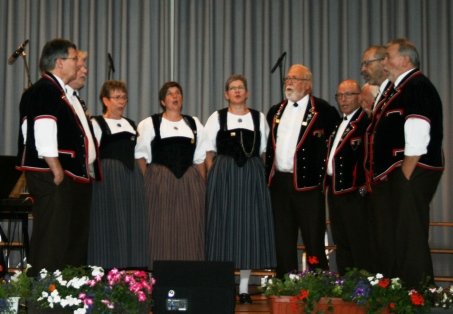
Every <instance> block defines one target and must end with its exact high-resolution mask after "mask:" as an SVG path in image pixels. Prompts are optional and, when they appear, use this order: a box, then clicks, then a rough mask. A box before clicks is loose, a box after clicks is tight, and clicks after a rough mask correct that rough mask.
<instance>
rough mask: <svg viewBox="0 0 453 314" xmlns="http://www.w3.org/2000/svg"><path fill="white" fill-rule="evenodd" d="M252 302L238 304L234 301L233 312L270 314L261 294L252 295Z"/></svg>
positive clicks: (239, 313) (267, 304) (264, 298)
mask: <svg viewBox="0 0 453 314" xmlns="http://www.w3.org/2000/svg"><path fill="white" fill-rule="evenodd" d="M252 301H253V303H252V304H240V303H239V302H238V301H236V308H235V313H238V314H270V313H271V308H270V306H269V303H268V300H267V298H266V297H265V296H263V295H252Z"/></svg>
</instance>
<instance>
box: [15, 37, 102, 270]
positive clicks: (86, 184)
mask: <svg viewBox="0 0 453 314" xmlns="http://www.w3.org/2000/svg"><path fill="white" fill-rule="evenodd" d="M39 66H40V70H41V73H42V77H41V79H40V80H38V81H37V82H36V83H35V84H34V85H33V86H32V87H30V88H29V89H28V90H27V91H26V92H25V93H24V95H23V96H22V99H21V103H20V115H21V119H20V121H21V132H20V135H19V158H20V166H19V167H20V169H21V170H22V171H25V177H26V180H27V186H28V189H29V192H30V195H31V196H32V197H33V199H34V205H33V232H32V236H31V243H30V257H29V261H30V264H31V265H32V269H31V271H30V274H31V275H37V274H38V273H39V271H40V270H41V269H42V268H46V269H47V270H49V271H53V270H56V269H59V268H63V267H64V266H66V265H76V266H79V265H84V264H86V255H87V244H88V243H87V241H88V230H89V209H90V202H91V181H92V180H93V178H95V177H99V171H98V169H99V168H98V164H97V157H96V155H97V153H96V148H95V147H96V146H95V144H94V143H93V142H90V141H93V138H94V136H93V135H92V133H91V130H90V128H89V127H86V126H89V123H87V121H82V119H86V116H85V115H84V114H83V109H82V114H81V115H78V113H77V112H79V111H80V110H78V109H81V108H76V107H75V104H72V103H71V102H70V100H69V97H70V96H72V95H68V94H67V91H66V87H67V86H66V85H67V84H68V83H69V82H70V81H71V80H73V79H75V78H76V73H77V71H78V56H77V48H76V46H75V45H74V44H73V43H72V42H70V41H68V40H65V39H54V40H51V41H49V42H47V43H46V45H45V46H44V48H43V50H42V53H41V58H40V61H39ZM78 105H79V106H80V104H78ZM90 147H91V149H90ZM93 147H94V150H93Z"/></svg>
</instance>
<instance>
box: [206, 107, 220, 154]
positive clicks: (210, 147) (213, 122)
mask: <svg viewBox="0 0 453 314" xmlns="http://www.w3.org/2000/svg"><path fill="white" fill-rule="evenodd" d="M219 130H220V125H219V114H218V112H217V111H215V112H214V113H213V114H211V116H210V117H209V119H208V121H207V122H206V125H205V126H204V134H205V150H206V151H207V152H216V151H217V143H216V142H217V141H216V139H217V132H219Z"/></svg>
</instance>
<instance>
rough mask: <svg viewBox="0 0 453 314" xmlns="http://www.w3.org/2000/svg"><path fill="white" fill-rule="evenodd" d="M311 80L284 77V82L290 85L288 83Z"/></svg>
mask: <svg viewBox="0 0 453 314" xmlns="http://www.w3.org/2000/svg"><path fill="white" fill-rule="evenodd" d="M309 80H310V79H308V78H298V77H284V78H283V82H285V83H288V82H291V83H293V82H298V81H309Z"/></svg>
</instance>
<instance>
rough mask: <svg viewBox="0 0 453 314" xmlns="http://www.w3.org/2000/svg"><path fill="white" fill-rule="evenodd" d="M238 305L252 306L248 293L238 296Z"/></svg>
mask: <svg viewBox="0 0 453 314" xmlns="http://www.w3.org/2000/svg"><path fill="white" fill-rule="evenodd" d="M239 303H241V304H252V298H251V297H250V294H248V293H241V294H240V295H239Z"/></svg>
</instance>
